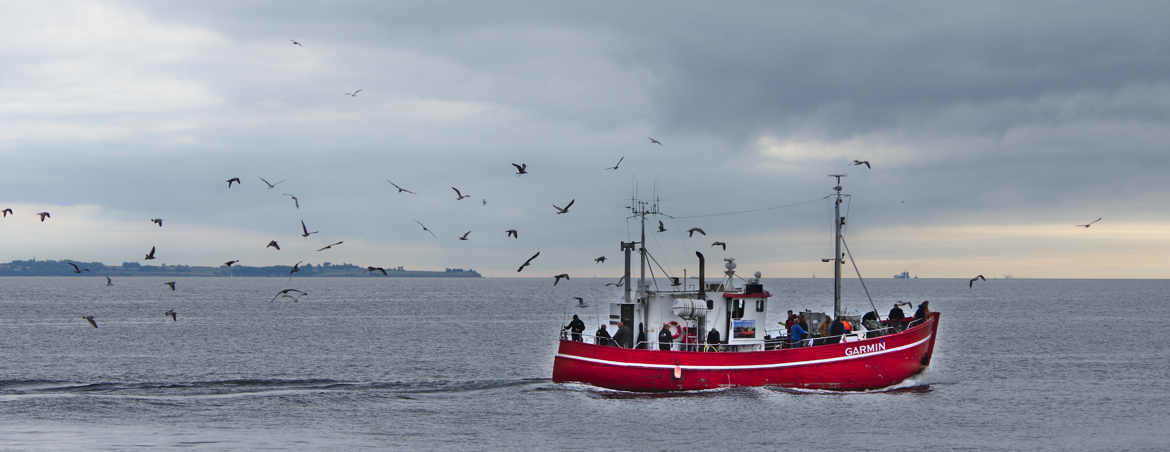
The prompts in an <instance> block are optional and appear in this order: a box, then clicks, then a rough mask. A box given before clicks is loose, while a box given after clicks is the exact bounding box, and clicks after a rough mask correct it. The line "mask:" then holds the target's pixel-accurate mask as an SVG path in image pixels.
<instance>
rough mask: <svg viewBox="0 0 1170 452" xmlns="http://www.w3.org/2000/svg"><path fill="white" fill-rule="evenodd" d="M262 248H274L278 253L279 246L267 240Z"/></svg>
mask: <svg viewBox="0 0 1170 452" xmlns="http://www.w3.org/2000/svg"><path fill="white" fill-rule="evenodd" d="M264 247H265V248H276V250H277V251H280V244H279V243H276V240H269V241H268V244H267V245H264Z"/></svg>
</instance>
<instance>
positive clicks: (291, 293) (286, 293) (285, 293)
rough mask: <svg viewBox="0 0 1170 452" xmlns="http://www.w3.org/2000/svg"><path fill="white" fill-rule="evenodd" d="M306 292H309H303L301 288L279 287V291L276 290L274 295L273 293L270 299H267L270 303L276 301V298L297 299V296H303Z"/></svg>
mask: <svg viewBox="0 0 1170 452" xmlns="http://www.w3.org/2000/svg"><path fill="white" fill-rule="evenodd" d="M308 294H309V293H308V292H305V291H303V290H297V289H281V290H280V291H278V292H276V295H273V296H272V299H271V300H268V302H269V303H272V302H274V301H276V299H277V298H288V299H291V300H292V301H298V298H299V297H302V296H305V295H308Z"/></svg>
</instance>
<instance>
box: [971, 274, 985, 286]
mask: <svg viewBox="0 0 1170 452" xmlns="http://www.w3.org/2000/svg"><path fill="white" fill-rule="evenodd" d="M975 281H987V278H984V277H983V275H978V276H976V277H974V278H971V280H970V281H968V282H967V288H968V289H970V288H972V287H975Z"/></svg>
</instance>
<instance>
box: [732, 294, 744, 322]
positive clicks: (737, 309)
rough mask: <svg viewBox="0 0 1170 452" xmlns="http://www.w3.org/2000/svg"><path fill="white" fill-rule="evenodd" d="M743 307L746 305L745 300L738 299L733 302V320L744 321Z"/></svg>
mask: <svg viewBox="0 0 1170 452" xmlns="http://www.w3.org/2000/svg"><path fill="white" fill-rule="evenodd" d="M743 305H744V302H743V298H736V299H735V300H732V302H731V318H733V319H742V318H743Z"/></svg>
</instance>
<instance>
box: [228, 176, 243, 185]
mask: <svg viewBox="0 0 1170 452" xmlns="http://www.w3.org/2000/svg"><path fill="white" fill-rule="evenodd" d="M240 183H242V182H240V178H238V177H233V178H231V179H228V180H227V184H228V188H232V184H240Z"/></svg>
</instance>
